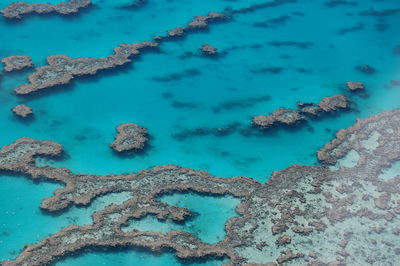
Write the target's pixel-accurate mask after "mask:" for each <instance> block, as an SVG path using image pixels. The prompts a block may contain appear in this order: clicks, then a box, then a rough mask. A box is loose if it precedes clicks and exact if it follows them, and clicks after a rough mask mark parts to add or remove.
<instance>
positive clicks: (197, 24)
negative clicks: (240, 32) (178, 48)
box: [155, 12, 228, 41]
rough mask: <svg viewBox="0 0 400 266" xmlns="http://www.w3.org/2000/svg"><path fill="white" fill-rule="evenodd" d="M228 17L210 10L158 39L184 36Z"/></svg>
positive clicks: (157, 38)
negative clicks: (205, 14)
mask: <svg viewBox="0 0 400 266" xmlns="http://www.w3.org/2000/svg"><path fill="white" fill-rule="evenodd" d="M227 18H228V17H227V16H226V15H225V14H222V13H217V12H210V13H208V14H207V16H195V17H194V19H193V20H192V21H191V22H189V24H188V25H187V26H186V27H177V28H175V29H172V30H169V31H167V36H157V37H156V38H155V40H156V41H161V40H163V39H167V38H173V37H182V36H184V35H185V34H186V33H187V32H190V31H193V30H199V29H205V28H207V27H208V25H209V24H210V23H211V22H215V21H221V20H226V19H227Z"/></svg>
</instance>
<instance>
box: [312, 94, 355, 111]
mask: <svg viewBox="0 0 400 266" xmlns="http://www.w3.org/2000/svg"><path fill="white" fill-rule="evenodd" d="M318 107H319V108H321V110H322V111H324V112H333V111H337V110H339V109H347V108H349V107H350V105H349V100H348V99H347V97H346V96H344V95H341V94H337V95H333V96H329V97H325V98H323V99H322V101H320V102H319V103H318Z"/></svg>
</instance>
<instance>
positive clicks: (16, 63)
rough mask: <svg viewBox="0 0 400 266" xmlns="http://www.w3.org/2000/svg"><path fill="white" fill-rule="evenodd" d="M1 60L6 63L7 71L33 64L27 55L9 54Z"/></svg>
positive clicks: (5, 68)
mask: <svg viewBox="0 0 400 266" xmlns="http://www.w3.org/2000/svg"><path fill="white" fill-rule="evenodd" d="M1 62H2V63H3V64H4V70H5V71H7V72H11V71H15V70H21V69H24V68H27V67H32V66H33V62H32V60H31V58H30V57H29V56H27V55H13V56H9V57H6V58H3V59H1Z"/></svg>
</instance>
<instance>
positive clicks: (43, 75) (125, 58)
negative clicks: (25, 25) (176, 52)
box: [14, 12, 226, 95]
mask: <svg viewBox="0 0 400 266" xmlns="http://www.w3.org/2000/svg"><path fill="white" fill-rule="evenodd" d="M221 19H226V16H225V15H224V14H221V13H216V12H210V13H208V15H207V16H196V17H195V18H194V19H193V20H192V21H191V22H190V23H189V24H188V26H186V27H179V28H176V29H174V30H172V31H168V32H167V35H166V36H157V37H156V38H154V41H144V42H141V43H134V44H120V45H119V46H118V47H116V48H115V49H114V54H113V55H111V56H108V57H104V58H70V57H68V56H66V55H52V56H49V57H47V63H48V65H46V66H42V67H39V68H36V69H35V72H34V73H32V74H31V75H29V77H28V80H29V83H28V84H23V85H21V86H19V87H17V88H16V89H15V90H14V91H15V93H16V94H18V95H27V94H31V93H34V92H37V91H40V90H43V89H46V88H52V87H55V86H59V85H64V84H67V83H69V82H70V81H71V80H72V79H74V78H76V77H79V76H83V75H94V74H96V73H97V72H98V71H99V70H104V69H112V68H115V67H117V66H121V65H124V64H126V63H129V62H131V61H132V59H131V58H132V57H133V56H136V55H139V54H140V52H141V50H143V49H146V48H155V47H158V46H159V44H160V42H161V41H162V40H167V39H169V38H171V37H174V36H181V35H183V34H184V33H186V32H191V31H194V30H197V29H202V28H206V27H207V26H208V25H209V23H211V22H214V21H218V20H221Z"/></svg>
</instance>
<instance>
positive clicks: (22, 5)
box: [0, 0, 91, 19]
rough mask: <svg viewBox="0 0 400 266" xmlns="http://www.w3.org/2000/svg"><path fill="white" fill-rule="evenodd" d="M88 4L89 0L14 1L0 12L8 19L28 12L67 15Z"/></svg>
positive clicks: (19, 17) (19, 16)
mask: <svg viewBox="0 0 400 266" xmlns="http://www.w3.org/2000/svg"><path fill="white" fill-rule="evenodd" d="M90 4H91V2H90V0H69V1H67V2H61V3H59V4H56V5H52V4H36V3H34V4H29V3H26V2H15V3H12V4H10V5H9V6H7V7H6V8H4V9H2V10H0V12H1V13H3V15H4V16H5V17H6V18H9V19H14V18H17V19H21V18H22V16H23V15H26V14H30V13H38V14H44V13H59V14H62V15H69V14H72V13H76V12H78V11H79V9H81V8H85V7H87V6H89V5H90Z"/></svg>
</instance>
